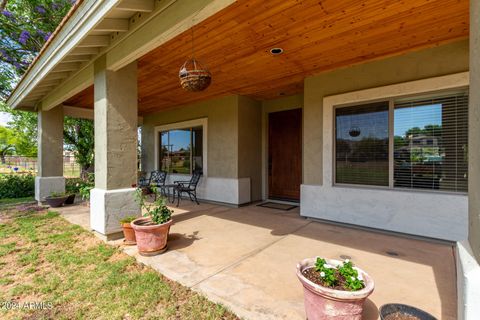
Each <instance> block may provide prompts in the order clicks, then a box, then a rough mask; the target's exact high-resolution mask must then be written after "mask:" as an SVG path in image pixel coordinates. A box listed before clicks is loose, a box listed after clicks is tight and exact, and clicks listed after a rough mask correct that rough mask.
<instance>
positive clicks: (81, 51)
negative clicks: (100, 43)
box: [68, 47, 99, 56]
mask: <svg viewBox="0 0 480 320" xmlns="http://www.w3.org/2000/svg"><path fill="white" fill-rule="evenodd" d="M98 52H99V50H98V48H95V47H82V48H75V49H73V50H72V51H71V52H70V53H69V54H68V55H69V56H82V55H85V54H88V55H96V54H98Z"/></svg>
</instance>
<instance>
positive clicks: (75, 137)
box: [63, 117, 95, 179]
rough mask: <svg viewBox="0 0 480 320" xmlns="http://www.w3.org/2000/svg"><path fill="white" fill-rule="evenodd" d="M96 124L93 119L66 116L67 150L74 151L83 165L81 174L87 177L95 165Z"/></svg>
mask: <svg viewBox="0 0 480 320" xmlns="http://www.w3.org/2000/svg"><path fill="white" fill-rule="evenodd" d="M93 129H94V125H93V121H92V120H88V119H75V118H70V117H65V125H64V128H63V137H64V140H65V146H66V149H67V150H70V151H73V153H74V155H75V160H76V161H77V163H78V164H79V165H80V167H81V173H80V176H81V177H82V178H84V179H86V178H87V175H88V173H89V172H92V169H93V165H94V153H95V152H94V140H95V139H94V132H93Z"/></svg>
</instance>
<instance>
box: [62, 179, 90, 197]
mask: <svg viewBox="0 0 480 320" xmlns="http://www.w3.org/2000/svg"><path fill="white" fill-rule="evenodd" d="M84 184H85V182H84V181H83V180H82V179H80V178H66V179H65V192H67V193H69V194H71V193H79V192H80V188H81V187H82V186H83V185H84Z"/></svg>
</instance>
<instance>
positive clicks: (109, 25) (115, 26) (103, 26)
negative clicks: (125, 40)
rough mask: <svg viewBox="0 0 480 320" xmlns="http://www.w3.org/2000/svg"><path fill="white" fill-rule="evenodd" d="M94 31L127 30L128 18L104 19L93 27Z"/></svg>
mask: <svg viewBox="0 0 480 320" xmlns="http://www.w3.org/2000/svg"><path fill="white" fill-rule="evenodd" d="M95 31H101V32H127V31H128V19H104V20H103V21H102V22H100V23H99V24H98V25H97V26H96V27H95Z"/></svg>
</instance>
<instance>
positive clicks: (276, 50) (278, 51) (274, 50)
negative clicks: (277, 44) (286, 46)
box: [270, 48, 283, 56]
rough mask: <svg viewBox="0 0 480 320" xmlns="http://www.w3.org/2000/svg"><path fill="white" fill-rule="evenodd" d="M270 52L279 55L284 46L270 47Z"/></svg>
mask: <svg viewBox="0 0 480 320" xmlns="http://www.w3.org/2000/svg"><path fill="white" fill-rule="evenodd" d="M270 53H271V54H273V55H274V56H278V55H279V54H282V53H283V49H282V48H272V49H270Z"/></svg>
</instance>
